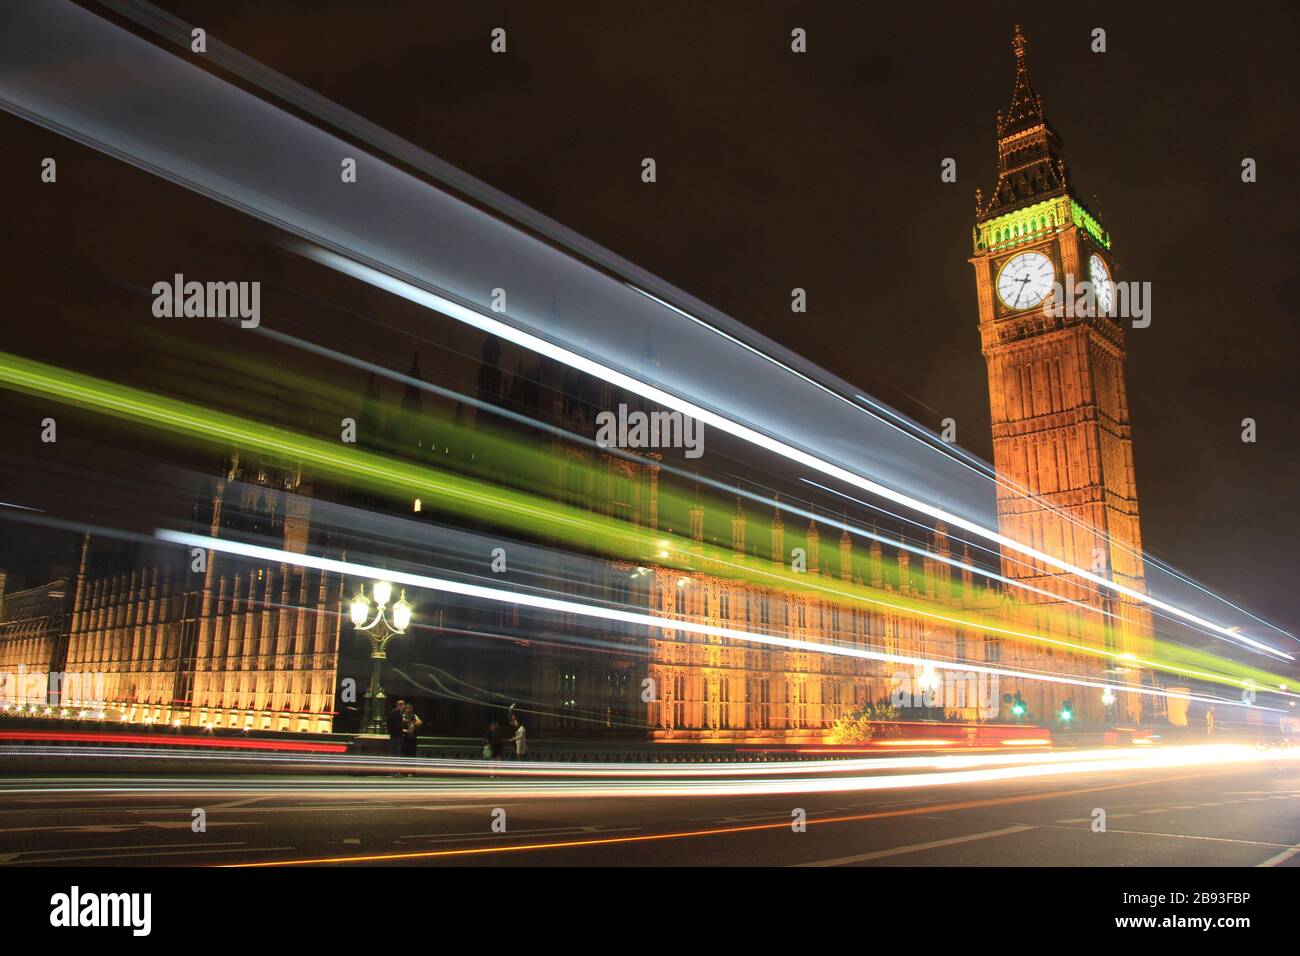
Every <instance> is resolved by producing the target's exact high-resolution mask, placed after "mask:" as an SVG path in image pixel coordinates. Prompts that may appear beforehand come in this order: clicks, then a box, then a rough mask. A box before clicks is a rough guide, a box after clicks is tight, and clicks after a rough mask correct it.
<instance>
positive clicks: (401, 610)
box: [393, 591, 411, 631]
mask: <svg viewBox="0 0 1300 956" xmlns="http://www.w3.org/2000/svg"><path fill="white" fill-rule="evenodd" d="M410 623H411V605H409V604H407V603H406V592H405V591H403V592H402V598H401V600H399V601H398V602H397V603H396V604H394V605H393V625H394V626H395V627H396V628H397V629H398V630H399V631H404V630H406V627H407V625H408V624H410Z"/></svg>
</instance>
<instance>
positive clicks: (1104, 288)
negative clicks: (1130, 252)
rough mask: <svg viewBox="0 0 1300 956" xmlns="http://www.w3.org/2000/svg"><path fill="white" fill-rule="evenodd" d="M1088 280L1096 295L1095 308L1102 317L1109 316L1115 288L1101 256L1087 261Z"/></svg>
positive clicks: (1095, 256)
mask: <svg viewBox="0 0 1300 956" xmlns="http://www.w3.org/2000/svg"><path fill="white" fill-rule="evenodd" d="M1088 280H1089V281H1090V282H1091V283H1092V288H1093V290H1094V291H1095V292H1096V295H1097V308H1098V310H1099V311H1100V312H1101V314H1102V315H1110V304H1111V303H1112V302H1113V301H1114V300H1115V286H1114V285H1113V284H1112V283H1111V281H1110V271H1109V270H1108V269H1107V268H1106V263H1105V262H1103V261H1102V259H1101V256H1097V255H1094V256H1093V257H1092V258H1091V259H1089V260H1088Z"/></svg>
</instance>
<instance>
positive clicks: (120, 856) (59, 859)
mask: <svg viewBox="0 0 1300 956" xmlns="http://www.w3.org/2000/svg"><path fill="white" fill-rule="evenodd" d="M293 849H296V847H291V846H263V847H232V848H231V849H229V850H178V851H177V852H175V853H156V852H151V853H115V854H113V855H112V856H111V857H109V856H51V857H46V858H45V859H43V860H15V861H13V862H12V863H11V864H10V865H11V866H23V865H25V864H28V863H39V864H42V865H44V864H47V863H82V862H86V861H90V860H110V861H112V862H113V865H114V866H116V865H117V862H116V861H118V860H125V859H129V858H131V857H148V858H150V859H157V858H158V857H164V856H179V857H190V856H211V855H212V854H214V853H247V852H249V851H250V850H251V851H254V852H257V853H272V852H278V851H280V850H293Z"/></svg>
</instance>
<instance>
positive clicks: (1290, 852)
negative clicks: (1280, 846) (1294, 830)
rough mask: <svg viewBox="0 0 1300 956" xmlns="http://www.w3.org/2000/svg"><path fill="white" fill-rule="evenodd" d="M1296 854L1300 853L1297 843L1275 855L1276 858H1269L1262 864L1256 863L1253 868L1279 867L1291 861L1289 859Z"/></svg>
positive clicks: (1299, 844)
mask: <svg viewBox="0 0 1300 956" xmlns="http://www.w3.org/2000/svg"><path fill="white" fill-rule="evenodd" d="M1297 853H1300V843H1297V844H1296V845H1295V846H1293V847H1288V848H1287V849H1285V850H1283V851H1282V852H1281V853H1279V854H1277V856H1270V857H1269V858H1268V859H1267V860H1265V861H1264V862H1263V863H1256V864H1255V866H1256V867H1261V866H1281V865H1282V864H1283V863H1285V862H1286V861H1287V860H1289V859H1291V857H1293V856H1295V855H1296V854H1297Z"/></svg>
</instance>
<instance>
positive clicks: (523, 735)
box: [510, 714, 528, 760]
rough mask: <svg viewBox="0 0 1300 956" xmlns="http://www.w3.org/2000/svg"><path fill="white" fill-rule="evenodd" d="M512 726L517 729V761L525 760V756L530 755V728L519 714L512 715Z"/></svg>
mask: <svg viewBox="0 0 1300 956" xmlns="http://www.w3.org/2000/svg"><path fill="white" fill-rule="evenodd" d="M510 726H512V727H514V728H515V759H516V760H523V759H524V754H526V753H528V728H526V727H525V726H524V722H523V721H522V720H520V719H519V715H518V714H511V715H510Z"/></svg>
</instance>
